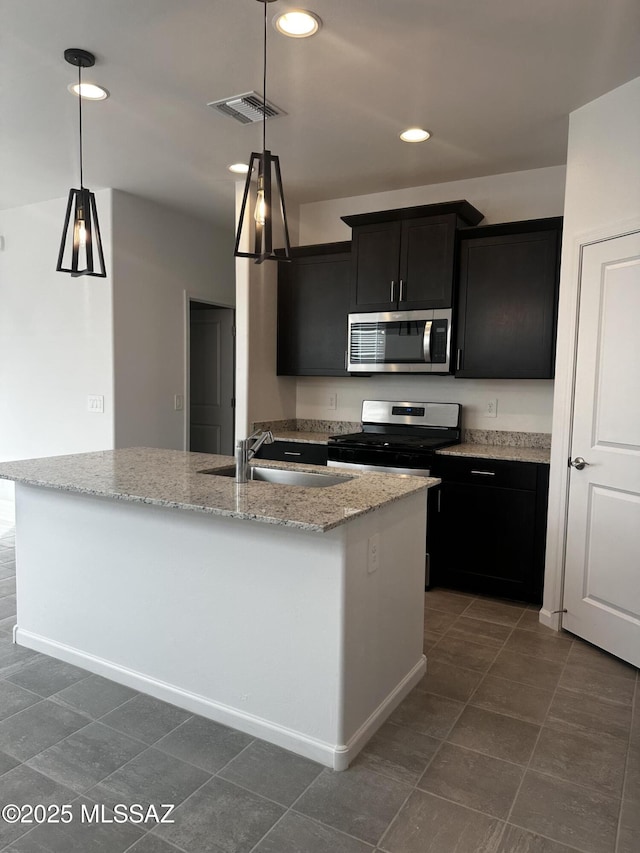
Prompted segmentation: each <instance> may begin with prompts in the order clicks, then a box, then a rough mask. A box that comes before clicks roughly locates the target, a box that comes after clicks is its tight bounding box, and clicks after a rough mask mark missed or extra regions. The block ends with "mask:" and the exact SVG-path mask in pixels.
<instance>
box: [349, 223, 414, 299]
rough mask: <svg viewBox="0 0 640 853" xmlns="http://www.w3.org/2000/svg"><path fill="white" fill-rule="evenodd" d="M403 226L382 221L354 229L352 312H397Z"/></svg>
mask: <svg viewBox="0 0 640 853" xmlns="http://www.w3.org/2000/svg"><path fill="white" fill-rule="evenodd" d="M401 224H402V223H400V222H382V223H380V224H377V225H361V226H358V227H357V228H354V229H353V254H352V257H353V261H352V263H353V267H352V282H351V310H352V311H354V312H357V311H394V310H396V307H397V304H398V290H399V261H400V232H401Z"/></svg>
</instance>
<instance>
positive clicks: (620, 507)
mask: <svg viewBox="0 0 640 853" xmlns="http://www.w3.org/2000/svg"><path fill="white" fill-rule="evenodd" d="M639 324H640V232H636V233H634V234H629V235H625V236H621V237H616V238H615V239H611V240H605V241H602V242H600V243H594V244H591V245H588V246H585V248H584V250H583V256H582V272H581V287H580V311H579V325H578V348H577V361H576V384H575V398H574V413H573V414H574V420H573V433H572V451H571V453H572V461H573V463H574V464H575V462H576V457H582V458H583V459H584V460H585V462H586V463H587V464H586V465H585V467H584V468H582V470H579V469H578V468H575V467H572V469H571V474H570V486H569V509H568V519H567V551H566V561H565V586H564V605H563V606H564V607H565V608H566V611H567V612H566V613H565V615H564V617H563V627H564V628H566V629H567V630H568V631H571V632H572V633H574V634H577V635H578V636H580V637H584V639H585V640H588V641H589V642H591V643H594V644H595V645H597V646H600V647H601V648H603V649H606V650H607V651H609V652H611V653H612V654H614V655H617V656H618V657H620V658H622V659H624V660H626V661H629V662H630V663H633V664H635V665H636V666H640V325H639Z"/></svg>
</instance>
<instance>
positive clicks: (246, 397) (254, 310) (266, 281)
mask: <svg viewBox="0 0 640 853" xmlns="http://www.w3.org/2000/svg"><path fill="white" fill-rule="evenodd" d="M243 190H244V181H242V182H241V181H238V182H237V183H236V218H239V215H240V207H241V203H242V193H243ZM296 214H297V209H294V212H293V216H292V217H289V216H288V217H287V218H288V220H289V224H290V227H292V228H293V229H294V230H293V232H292V236H291V239H292V240H293V239H294V237H293V233H295V232H296V231H297V215H296ZM244 236H245V238H246V237H247V236H248V232H247V233H246V234H245V235H244ZM246 249H247V247H246V246H245V247H244V248H243V251H245V250H246ZM231 254H233V253H231ZM277 298H278V267H277V264H276V263H275V262H274V261H265V262H264V263H263V264H255V263H254V262H253V261H251V260H248V259H246V258H238V259H237V260H236V330H237V334H236V401H237V403H236V437H237V438H244V437H246V436H247V435H248V434H249V431H250V429H251V424H252V423H253V422H254V421H267V420H273V421H279V420H283V419H288V418H295V416H296V382H295V378H293V377H286V376H277V375H276V344H277V321H278V317H277Z"/></svg>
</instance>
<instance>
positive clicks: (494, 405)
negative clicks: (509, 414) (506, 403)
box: [484, 400, 498, 418]
mask: <svg viewBox="0 0 640 853" xmlns="http://www.w3.org/2000/svg"><path fill="white" fill-rule="evenodd" d="M484 415H485V417H486V418H497V417H498V401H497V400H487V405H486V408H485V410H484Z"/></svg>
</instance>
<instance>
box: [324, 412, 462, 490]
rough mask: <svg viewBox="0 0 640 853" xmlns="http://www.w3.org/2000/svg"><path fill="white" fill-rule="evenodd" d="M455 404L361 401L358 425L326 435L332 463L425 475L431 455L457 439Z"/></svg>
mask: <svg viewBox="0 0 640 853" xmlns="http://www.w3.org/2000/svg"><path fill="white" fill-rule="evenodd" d="M461 410H462V406H461V405H460V404H459V403H407V402H393V401H390V400H364V401H363V403H362V430H361V432H354V433H349V434H348V435H332V436H330V437H329V462H328V464H329V465H331V466H333V467H342V468H361V469H363V470H368V471H379V472H381V473H382V472H387V473H390V474H411V475H413V476H422V477H428V476H429V472H430V469H431V464H432V459H433V454H434V451H435V450H438V449H439V448H441V447H448V446H449V445H451V444H459V443H460V432H461V430H460V416H461Z"/></svg>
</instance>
